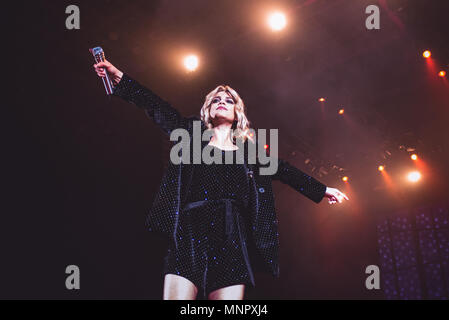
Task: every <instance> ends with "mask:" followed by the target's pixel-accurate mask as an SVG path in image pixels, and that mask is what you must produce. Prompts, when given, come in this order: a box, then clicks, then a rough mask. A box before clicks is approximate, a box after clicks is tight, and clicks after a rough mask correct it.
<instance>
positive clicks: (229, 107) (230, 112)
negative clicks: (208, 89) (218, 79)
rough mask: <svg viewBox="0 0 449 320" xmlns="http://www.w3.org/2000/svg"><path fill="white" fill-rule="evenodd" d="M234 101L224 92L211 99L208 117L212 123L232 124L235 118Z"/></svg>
mask: <svg viewBox="0 0 449 320" xmlns="http://www.w3.org/2000/svg"><path fill="white" fill-rule="evenodd" d="M234 109H235V101H234V99H233V98H232V96H231V95H230V94H229V93H227V92H225V91H220V92H218V93H217V94H216V95H215V96H214V98H213V99H212V104H211V107H210V117H211V119H212V120H214V121H213V122H216V123H218V122H223V121H227V122H231V123H232V122H233V121H234V118H235V113H234Z"/></svg>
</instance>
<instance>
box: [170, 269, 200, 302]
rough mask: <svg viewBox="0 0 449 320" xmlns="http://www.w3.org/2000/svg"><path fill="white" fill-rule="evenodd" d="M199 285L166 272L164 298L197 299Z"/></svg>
mask: <svg viewBox="0 0 449 320" xmlns="http://www.w3.org/2000/svg"><path fill="white" fill-rule="evenodd" d="M197 293H198V289H197V287H196V286H195V285H194V284H193V283H192V282H191V281H190V280H188V279H186V278H184V277H181V276H178V275H175V274H166V275H165V279H164V297H163V299H164V300H195V299H196V295H197Z"/></svg>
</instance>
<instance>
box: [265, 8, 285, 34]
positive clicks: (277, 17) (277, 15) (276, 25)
mask: <svg viewBox="0 0 449 320" xmlns="http://www.w3.org/2000/svg"><path fill="white" fill-rule="evenodd" d="M268 24H269V25H270V28H271V29H272V30H273V31H280V30H282V29H284V28H285V26H286V25H287V20H286V18H285V15H284V14H283V13H281V12H274V13H272V14H270V15H269V17H268Z"/></svg>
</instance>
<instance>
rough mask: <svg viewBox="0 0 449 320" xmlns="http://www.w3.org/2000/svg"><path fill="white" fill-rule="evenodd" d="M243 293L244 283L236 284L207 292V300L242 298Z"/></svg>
mask: <svg viewBox="0 0 449 320" xmlns="http://www.w3.org/2000/svg"><path fill="white" fill-rule="evenodd" d="M244 295H245V285H244V284H238V285H235V286H229V287H225V288H221V289H217V290H215V291H212V292H211V293H209V300H243V297H244Z"/></svg>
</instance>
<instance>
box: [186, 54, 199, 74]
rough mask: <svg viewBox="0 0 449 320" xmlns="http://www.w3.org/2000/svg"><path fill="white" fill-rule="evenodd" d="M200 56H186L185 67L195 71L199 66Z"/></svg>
mask: <svg viewBox="0 0 449 320" xmlns="http://www.w3.org/2000/svg"><path fill="white" fill-rule="evenodd" d="M198 64H199V62H198V57H197V56H195V55H189V56H187V57H185V58H184V67H185V68H186V69H187V70H188V71H195V70H196V69H197V68H198Z"/></svg>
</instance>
